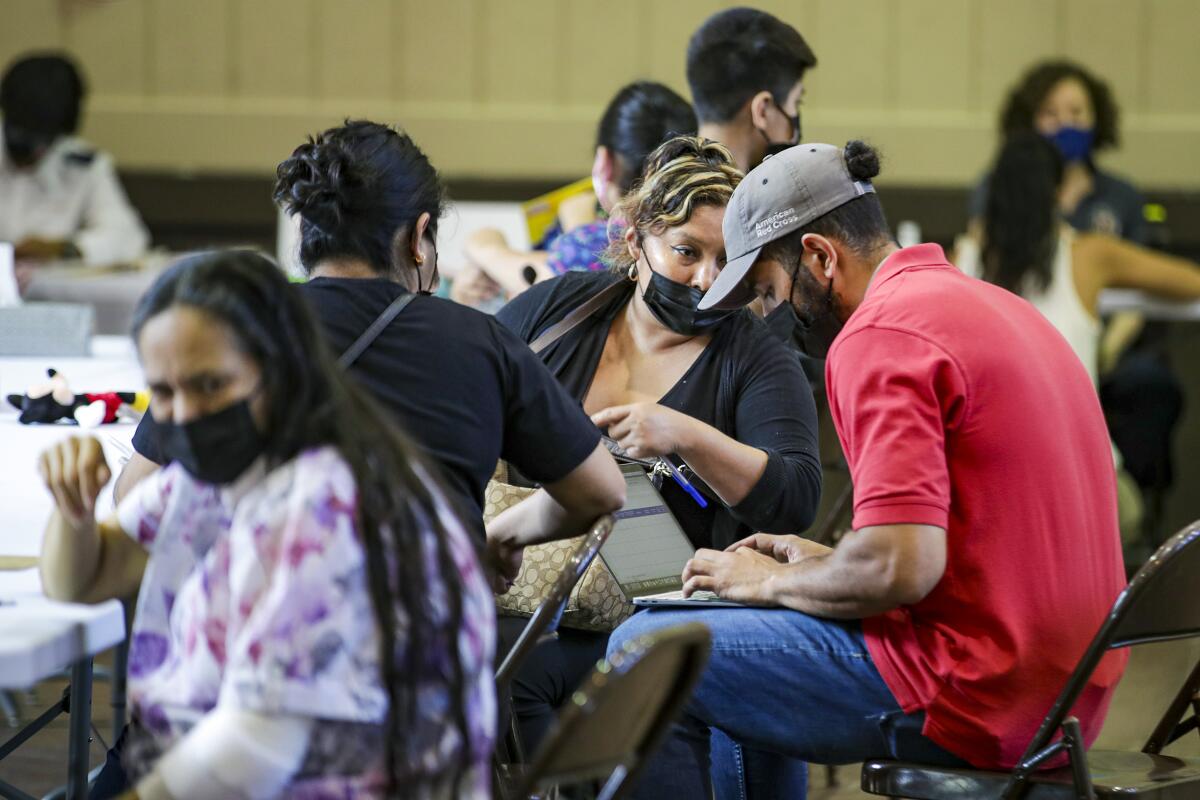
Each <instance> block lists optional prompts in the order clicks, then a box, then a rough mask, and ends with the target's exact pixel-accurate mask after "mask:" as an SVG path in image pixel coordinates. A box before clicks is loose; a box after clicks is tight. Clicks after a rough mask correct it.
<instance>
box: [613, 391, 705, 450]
mask: <svg viewBox="0 0 1200 800" xmlns="http://www.w3.org/2000/svg"><path fill="white" fill-rule="evenodd" d="M592 423H593V424H595V426H596V427H597V428H600V429H601V430H604V429H606V428H607V429H608V436H609V438H611V439H613V440H614V441H615V442H616V443H617V444H618V445H620V446H621V449H622V450H624V451H625V452H626V453H627V454H628V455H629V456H630V457H631V458H653V457H654V456H665V455H666V454H668V453H679V454H680V455H684V453H683V451H684V450H686V449H687V447H688V444H689V442H690V439H691V434H692V432H693V431H694V430H695V426H696V424H697V420H696V419H695V418H693V417H689V416H688V415H687V414H684V413H682V412H679V411H676V410H674V409H672V408H667V407H666V406H662V405H659V404H658V403H632V404H630V405H624V406H611V407H609V408H606V409H604V410H603V411H597V412H596V413H595V414H593V415H592Z"/></svg>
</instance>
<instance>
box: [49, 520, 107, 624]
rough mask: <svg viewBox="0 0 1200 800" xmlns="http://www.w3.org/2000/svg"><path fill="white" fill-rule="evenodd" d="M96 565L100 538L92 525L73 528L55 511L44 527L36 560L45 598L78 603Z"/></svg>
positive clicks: (92, 576)
mask: <svg viewBox="0 0 1200 800" xmlns="http://www.w3.org/2000/svg"><path fill="white" fill-rule="evenodd" d="M99 563H100V536H99V534H98V531H97V528H96V523H95V521H94V520H88V521H87V522H84V523H81V524H80V525H79V526H74V525H72V524H71V523H69V522H68V521H67V520H66V518H65V517H63V515H62V513H61V512H59V511H58V509H55V510H54V513H53V514H51V516H50V522H49V524H47V525H46V534H45V537H44V538H43V539H42V555H41V558H40V559H39V566H40V568H41V576H42V588H43V590H44V591H45V593H46V596H47V597H49V598H51V599H53V600H64V601H69V602H74V601H78V600H79V599H81V598H82V597H84V596H85V595H86V594H87V591H88V589H89V588H90V587H91V585H92V582H93V580H94V578H95V576H96V568H97V565H98V564H99Z"/></svg>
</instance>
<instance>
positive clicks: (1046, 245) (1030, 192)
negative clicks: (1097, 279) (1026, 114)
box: [983, 133, 1063, 294]
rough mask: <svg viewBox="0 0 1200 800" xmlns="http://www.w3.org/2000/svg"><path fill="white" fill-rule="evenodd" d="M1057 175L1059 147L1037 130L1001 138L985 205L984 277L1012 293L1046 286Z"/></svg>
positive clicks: (1059, 175) (1051, 253)
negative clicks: (1006, 138) (1037, 132)
mask: <svg viewBox="0 0 1200 800" xmlns="http://www.w3.org/2000/svg"><path fill="white" fill-rule="evenodd" d="M1062 174H1063V166H1062V159H1061V158H1060V157H1059V155H1058V151H1057V150H1056V149H1055V148H1054V145H1053V144H1051V143H1050V142H1048V141H1046V140H1045V139H1044V138H1042V137H1041V136H1039V135H1037V134H1036V133H1018V134H1014V135H1013V136H1011V137H1009V138H1008V140H1007V141H1005V143H1004V146H1003V147H1001V148H1000V155H999V156H998V157H997V158H996V163H995V165H994V166H993V167H992V174H991V177H990V178H989V183H988V192H987V200H986V204H985V206H984V213H983V239H984V245H983V278H984V280H986V281H989V282H991V283H994V284H996V285H997V286H1003V287H1004V288H1005V289H1008V290H1009V291H1011V292H1016V293H1017V294H1021V293H1023V292H1024V291H1025V290H1027V289H1028V288H1034V289H1037V290H1044V289H1045V288H1046V287H1047V286H1049V285H1050V279H1051V270H1052V268H1053V264H1054V254H1055V251H1056V249H1057V247H1058V235H1057V231H1058V224H1059V219H1058V213H1057V212H1058V187H1059V184H1060V183H1061V182H1062Z"/></svg>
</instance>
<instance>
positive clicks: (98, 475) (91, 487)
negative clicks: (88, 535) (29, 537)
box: [38, 436, 112, 529]
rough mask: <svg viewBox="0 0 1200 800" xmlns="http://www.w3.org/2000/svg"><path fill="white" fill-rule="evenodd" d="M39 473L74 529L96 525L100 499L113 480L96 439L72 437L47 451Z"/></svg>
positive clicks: (92, 437)
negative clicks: (107, 485)
mask: <svg viewBox="0 0 1200 800" xmlns="http://www.w3.org/2000/svg"><path fill="white" fill-rule="evenodd" d="M38 471H39V472H40V473H41V476H42V480H43V481H45V483H46V486H47V488H49V489H50V493H51V494H53V495H54V502H55V503H56V504H57V505H58V510H59V512H60V513H61V514H62V516H63V519H64V520H66V521H67V522H68V523H69V524H70V525H71V526H72V527H74V528H77V529H78V528H80V527H85V526H87V525H91V524H93V523H94V522H95V519H96V517H95V514H96V497H97V496H99V494H100V490H101V489H102V488H104V485H105V484H106V483H108V481H109V479H110V478H111V477H112V472H111V471H110V470H109V468H108V463H107V462H106V461H105V460H104V449H103V448H102V447H101V446H100V441H99V440H98V439H96V437H94V436H72V437H70V438H68V439H64V440H63V441H61V442H59V443H58V444H56V445H54V446H53V447H51V448H49V449H47V450H45V451H43V453H42V455H41V457H40V458H39V459H38Z"/></svg>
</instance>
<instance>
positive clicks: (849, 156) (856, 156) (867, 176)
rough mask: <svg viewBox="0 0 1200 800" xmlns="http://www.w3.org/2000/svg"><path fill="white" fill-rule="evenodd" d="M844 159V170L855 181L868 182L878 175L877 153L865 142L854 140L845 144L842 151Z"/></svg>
mask: <svg viewBox="0 0 1200 800" xmlns="http://www.w3.org/2000/svg"><path fill="white" fill-rule="evenodd" d="M842 152H843V155H844V156H845V158H846V169H847V170H849V172H850V177H852V178H854V180H856V181H869V180H871V179H872V178H874V177H875V176H876V175H878V174H879V153H878V151H876V150H875V148H874V147H871V145H869V144H867V143H866V142H863V141H860V140H858V139H854V140H853V141H849V142H846V149H845V150H843V151H842Z"/></svg>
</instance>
